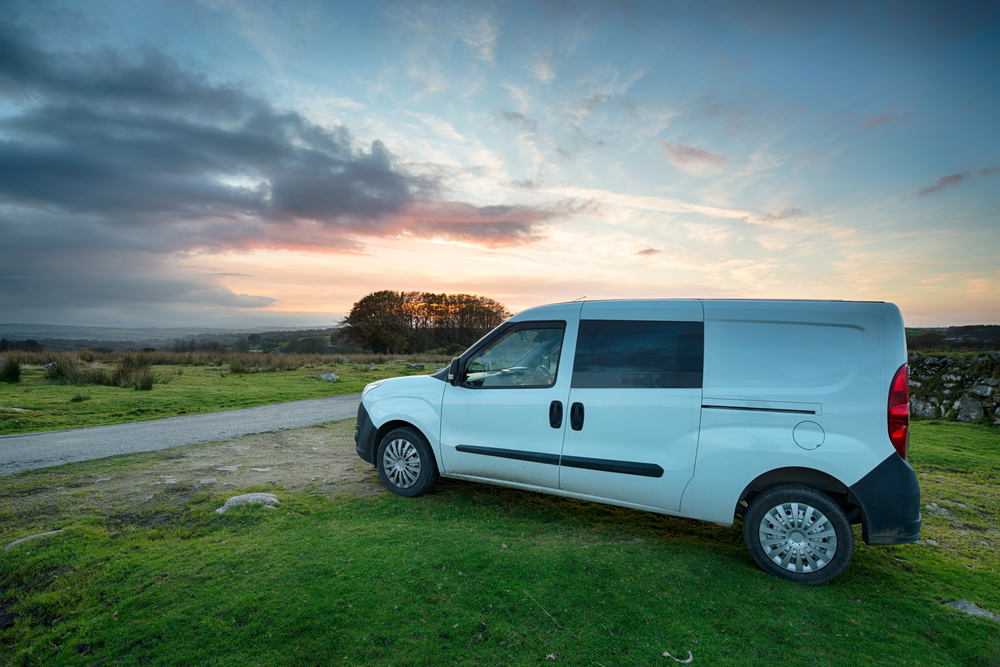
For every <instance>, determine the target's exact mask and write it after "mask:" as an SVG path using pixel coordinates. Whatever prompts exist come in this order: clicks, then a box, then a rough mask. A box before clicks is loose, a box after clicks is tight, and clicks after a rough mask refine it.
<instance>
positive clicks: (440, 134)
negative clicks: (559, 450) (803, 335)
mask: <svg viewBox="0 0 1000 667" xmlns="http://www.w3.org/2000/svg"><path fill="white" fill-rule="evenodd" d="M997 34H1000V5H998V4H997V3H996V2H982V3H974V2H919V1H913V2H886V3H880V2H852V1H851V0H841V1H838V2H832V1H831V2H825V1H823V0H817V1H816V2H807V3H803V2H800V1H798V0H795V1H791V0H772V1H762V2H752V1H743V2H732V3H725V2H670V1H667V0H657V1H655V2H586V1H585V0H581V1H574V2H563V1H551V2H545V1H534V2H494V3H491V2H428V3H419V2H413V1H404V2H391V1H387V2H371V3H358V2H315V1H310V0H297V1H296V2H262V1H257V2H255V1H252V0H248V1H237V0H170V1H164V2H161V1H157V0H132V1H128V2H125V1H119V2H107V1H105V0H86V1H85V2H83V1H80V2H64V1H55V0H30V1H26V2H20V1H18V0H4V1H3V2H0V322H5V323H28V322H31V323H46V324H72V325H90V326H184V325H190V326H218V327H225V328H241V327H268V326H331V325H334V324H336V323H337V322H339V321H340V320H341V319H342V318H343V316H344V315H345V314H346V313H347V312H349V311H350V308H351V306H352V304H353V303H354V302H356V301H357V300H359V299H361V298H362V297H363V296H365V295H366V294H368V293H370V292H373V291H377V290H405V291H411V290H415V291H431V292H463V293H471V294H480V295H484V296H488V297H491V298H493V299H496V300H497V301H499V302H501V303H503V304H505V305H506V306H507V308H508V309H509V310H511V311H512V312H517V311H520V310H523V309H525V308H528V307H531V306H537V305H542V304H546V303H554V302H559V301H571V300H574V299H579V298H582V297H586V298H588V299H598V298H653V297H663V298H762V299H770V298H781V299H798V298H803V299H846V300H872V301H891V302H893V303H896V304H897V305H898V306H899V307H900V309H901V311H902V312H903V316H904V320H905V322H906V324H907V325H908V326H947V325H960V324H997V323H1000V296H998V295H1000V259H998V258H1000V122H998V119H1000V40H997V39H996V35H997Z"/></svg>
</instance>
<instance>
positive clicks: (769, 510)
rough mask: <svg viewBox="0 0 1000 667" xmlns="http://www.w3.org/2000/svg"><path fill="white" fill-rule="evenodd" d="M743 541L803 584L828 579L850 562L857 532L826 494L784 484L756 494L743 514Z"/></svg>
mask: <svg viewBox="0 0 1000 667" xmlns="http://www.w3.org/2000/svg"><path fill="white" fill-rule="evenodd" d="M743 541H744V542H746V545H747V549H748V550H749V551H750V555H751V556H753V559H754V560H755V561H756V562H757V565H759V566H760V567H761V569H762V570H764V571H765V572H767V573H769V574H773V575H774V576H776V577H781V578H783V579H788V580H790V581H794V582H797V583H800V584H807V585H815V584H825V583H826V582H828V581H831V580H833V579H835V578H836V577H837V576H838V575H840V573H841V572H843V571H844V569H845V568H847V564H848V563H850V562H851V556H852V555H853V554H854V532H853V531H852V530H851V524H850V522H849V521H848V520H847V515H845V514H844V511H843V510H842V509H841V508H840V506H839V505H838V504H837V503H836V502H835V501H834V500H833V499H832V498H831V497H830V496H828V495H827V494H825V493H823V492H822V491H820V490H818V489H815V488H813V487H811V486H806V485H804V484H780V485H778V486H772V487H771V488H769V489H767V490H765V491H763V492H762V493H759V494H757V495H756V496H755V497H754V499H753V500H752V501H751V502H750V506H749V507H748V508H747V512H746V515H745V516H744V517H743Z"/></svg>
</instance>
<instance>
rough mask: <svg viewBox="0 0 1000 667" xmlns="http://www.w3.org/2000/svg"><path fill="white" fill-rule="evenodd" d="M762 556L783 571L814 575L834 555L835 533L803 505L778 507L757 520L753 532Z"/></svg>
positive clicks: (826, 523)
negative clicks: (757, 528)
mask: <svg viewBox="0 0 1000 667" xmlns="http://www.w3.org/2000/svg"><path fill="white" fill-rule="evenodd" d="M757 536H758V539H760V546H761V547H763V548H764V553H765V554H766V555H767V557H768V558H770V559H771V560H773V561H774V562H775V563H777V564H778V566H779V567H782V568H784V569H786V570H790V571H792V572H801V573H806V572H815V571H817V570H821V569H823V568H824V567H826V566H827V565H828V564H829V563H830V561H831V560H833V556H834V554H836V553H837V533H836V531H835V530H834V529H833V526H832V525H831V524H830V520H829V519H827V518H826V516H825V515H824V514H823V513H822V512H820V511H819V510H818V509H816V508H815V507H810V506H809V505H807V504H805V503H782V504H780V505H777V506H775V507H772V508H771V509H769V510H768V511H767V513H766V514H765V515H764V518H763V519H761V520H760V528H759V530H758V532H757Z"/></svg>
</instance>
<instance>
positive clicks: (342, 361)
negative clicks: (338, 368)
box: [337, 356, 351, 365]
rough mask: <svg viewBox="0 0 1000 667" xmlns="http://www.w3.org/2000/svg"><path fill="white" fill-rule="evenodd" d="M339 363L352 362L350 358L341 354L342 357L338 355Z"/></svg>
mask: <svg viewBox="0 0 1000 667" xmlns="http://www.w3.org/2000/svg"><path fill="white" fill-rule="evenodd" d="M337 363H338V364H340V365H344V364H349V363H351V360H350V359H348V358H347V357H344V356H340V357H337Z"/></svg>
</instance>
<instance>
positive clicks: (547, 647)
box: [0, 421, 1000, 667]
mask: <svg viewBox="0 0 1000 667" xmlns="http://www.w3.org/2000/svg"><path fill="white" fill-rule="evenodd" d="M352 429H353V423H352V422H350V421H348V422H342V423H340V424H337V425H333V426H332V427H331V428H329V429H328V431H329V432H330V444H331V446H342V447H345V448H350V447H353V442H352V441H351V437H350V434H351V430H352ZM177 456H183V452H182V451H180V450H173V451H167V452H158V453H149V454H143V455H135V456H131V457H121V458H116V459H112V460H105V461H99V462H92V463H87V464H72V465H69V466H62V467H60V468H53V469H47V470H45V471H38V472H33V473H26V474H22V475H19V476H16V477H11V478H4V479H3V480H2V482H0V484H2V485H3V486H2V488H3V492H2V493H0V500H2V507H0V544H6V543H7V542H10V541H12V540H15V539H18V538H21V537H24V536H27V535H31V534H33V533H38V532H43V531H49V530H53V529H57V528H58V529H63V530H65V531H66V532H65V533H63V534H60V535H57V536H53V537H47V538H41V539H39V540H34V541H30V542H26V543H23V544H20V545H17V546H15V547H13V548H11V549H9V550H5V551H0V628H2V629H0V664H4V665H18V666H20V665H41V664H52V665H55V664H58V665H99V664H100V665H104V664H108V665H110V664H122V665H195V664H199V665H200V664H208V665H332V664H338V665H339V664H343V665H399V666H402V665H451V664H455V665H529V664H550V663H553V662H554V663H563V664H572V665H599V666H603V667H611V666H613V665H671V664H676V663H675V662H674V661H673V660H671V659H670V658H668V657H664V656H663V653H664V652H669V653H670V654H671V655H672V656H676V657H679V658H682V659H687V657H688V652H690V654H691V656H692V657H693V662H692V664H695V665H770V664H786V663H790V664H808V665H817V666H819V665H837V666H843V665H865V666H869V665H888V664H892V665H991V666H996V665H1000V623H996V622H994V621H991V620H988V619H983V618H975V617H971V616H968V615H966V614H964V613H960V612H957V611H955V610H953V609H951V608H950V607H947V606H945V603H947V602H950V601H954V600H970V601H972V602H975V603H977V604H979V605H980V606H982V607H986V608H988V609H990V610H992V611H993V612H994V613H1000V602H998V597H997V590H998V584H1000V575H998V569H1000V556H998V551H997V546H998V544H1000V498H998V494H997V491H996V489H997V481H998V477H1000V432H998V431H997V430H996V429H991V428H986V427H982V426H972V425H964V424H928V423H917V424H915V425H914V429H913V438H912V448H911V462H912V463H913V465H914V467H915V468H916V470H917V471H918V474H919V478H920V481H921V486H922V492H923V499H922V502H923V503H924V504H926V505H929V506H931V508H934V509H933V511H931V510H927V511H925V512H924V519H925V521H924V530H923V534H922V538H923V539H922V541H921V543H919V544H916V545H906V546H898V547H865V546H864V545H862V544H861V543H860V539H859V546H858V549H857V552H856V553H855V556H854V560H853V562H852V564H851V566H850V567H849V568H848V569H847V571H846V572H845V573H844V574H843V575H842V576H841V577H839V578H838V579H836V580H835V581H834V582H832V583H830V584H827V585H824V586H819V587H804V586H799V585H795V584H792V583H790V582H787V581H784V580H780V579H776V578H773V577H770V576H767V575H765V574H763V573H762V572H761V571H760V570H759V569H757V567H756V566H755V565H754V564H753V561H752V560H751V558H750V556H749V555H748V554H747V553H746V551H745V549H744V547H743V543H742V539H741V533H740V529H739V525H737V526H734V527H720V526H715V525H711V524H705V523H701V522H694V521H686V520H680V519H674V518H670V517H664V516H660V515H654V514H649V513H644V512H636V511H630V510H623V509H618V508H613V507H607V506H602V505H595V504H590V503H584V502H578V501H571V500H566V499H559V498H554V497H549V496H543V495H538V494H532V493H525V492H519V491H514V490H509V489H502V488H497V487H489V486H482V485H475V484H467V483H459V482H450V481H441V482H439V483H438V485H437V486H435V487H434V488H433V489H432V491H431V493H430V494H429V495H427V496H424V497H421V498H418V499H404V498H400V497H397V496H393V495H390V494H388V493H387V492H384V491H379V492H377V493H374V494H370V495H364V496H358V495H356V494H351V495H347V494H341V495H338V494H337V493H335V492H330V491H323V492H321V491H320V490H319V489H315V490H312V491H310V490H308V489H307V490H306V491H305V492H302V493H294V494H293V493H289V492H286V491H282V490H281V489H275V488H265V487H258V488H256V489H253V490H261V491H264V490H266V491H271V492H275V493H277V494H278V495H279V497H280V498H281V501H282V504H281V506H280V507H279V508H277V509H265V508H263V507H261V506H246V507H242V508H236V509H233V510H230V511H229V512H228V513H226V514H223V515H220V514H217V513H215V512H214V510H215V509H216V508H217V507H219V506H220V505H221V504H222V502H223V501H224V500H225V498H226V497H228V496H230V495H234V494H235V493H237V492H240V491H246V490H248V489H235V488H233V489H227V490H225V492H222V490H220V492H215V493H200V494H199V493H193V492H190V493H178V494H177V495H176V496H175V497H173V498H169V499H168V500H164V501H160V502H158V503H157V504H156V505H155V506H152V507H147V508H145V509H143V510H139V509H137V508H136V509H132V510H128V511H126V510H122V509H121V508H116V509H113V510H108V509H103V510H102V509H101V508H102V507H105V503H106V501H107V499H105V498H101V497H98V496H97V495H94V494H93V493H92V492H89V491H80V489H84V488H87V487H86V485H85V484H84V480H86V479H93V478H94V477H95V476H104V475H108V474H109V472H110V473H113V474H114V475H115V476H121V475H127V474H130V473H131V474H135V475H141V474H144V472H146V471H148V469H149V468H150V466H151V462H154V461H157V460H159V459H160V458H164V459H166V458H169V457H177ZM56 487H58V488H59V489H62V490H61V491H59V492H58V493H65V495H58V494H56V495H55V496H54V497H56V498H61V500H57V501H55V502H54V503H53V504H50V505H48V506H47V509H46V510H45V511H44V512H39V511H31V512H20V511H18V508H19V507H27V506H29V505H30V501H31V499H32V498H33V497H34V496H35V495H37V494H39V493H41V492H42V490H43V489H44V490H47V491H49V492H52V491H54V490H57V488H56Z"/></svg>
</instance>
